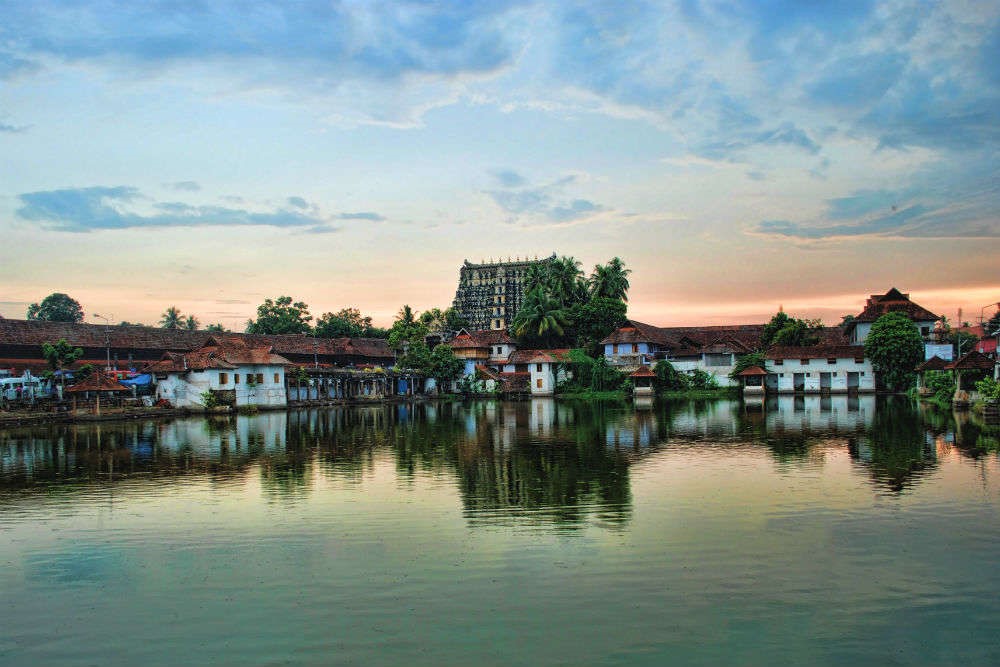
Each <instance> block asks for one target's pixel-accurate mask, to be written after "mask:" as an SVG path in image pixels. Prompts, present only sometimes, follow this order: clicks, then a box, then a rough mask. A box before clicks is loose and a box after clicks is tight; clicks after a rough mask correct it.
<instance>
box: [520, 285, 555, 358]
mask: <svg viewBox="0 0 1000 667" xmlns="http://www.w3.org/2000/svg"><path fill="white" fill-rule="evenodd" d="M567 324H569V319H568V318H567V317H566V313H565V312H563V310H562V308H561V306H560V304H559V302H558V301H556V300H555V299H554V298H552V297H551V296H549V295H548V294H546V293H545V291H544V290H542V289H540V288H535V289H533V290H532V291H530V292H528V293H527V294H526V295H525V296H524V304H523V305H522V306H521V309H520V310H519V311H517V315H516V316H515V317H514V321H513V322H512V323H511V328H512V329H513V330H514V335H515V336H518V337H519V338H520V337H525V336H527V337H534V336H538V337H540V338H542V339H544V340H545V344H546V345H547V346H550V347H551V345H550V343H551V342H552V337H553V335H555V336H562V335H563V334H564V333H565V330H564V329H563V327H565V326H566V325H567Z"/></svg>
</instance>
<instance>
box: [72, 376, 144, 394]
mask: <svg viewBox="0 0 1000 667" xmlns="http://www.w3.org/2000/svg"><path fill="white" fill-rule="evenodd" d="M66 391H72V392H78V391H129V388H128V387H126V386H124V385H122V384H120V383H119V382H118V380H116V379H115V378H113V377H110V376H108V375H105V374H104V373H103V372H101V371H94V372H93V373H91V374H90V375H89V376H87V379H86V380H83V381H82V382H77V383H76V384H74V385H73V386H72V387H67V388H66Z"/></svg>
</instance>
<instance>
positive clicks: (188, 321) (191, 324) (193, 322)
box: [184, 315, 200, 331]
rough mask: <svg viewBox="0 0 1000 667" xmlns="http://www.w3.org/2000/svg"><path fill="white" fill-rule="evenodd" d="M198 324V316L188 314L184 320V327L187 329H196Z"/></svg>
mask: <svg viewBox="0 0 1000 667" xmlns="http://www.w3.org/2000/svg"><path fill="white" fill-rule="evenodd" d="M199 324H200V323H199V322H198V318H197V317H195V316H194V315H188V316H187V318H185V320H184V328H185V329H187V330H188V331H197V330H198V325H199Z"/></svg>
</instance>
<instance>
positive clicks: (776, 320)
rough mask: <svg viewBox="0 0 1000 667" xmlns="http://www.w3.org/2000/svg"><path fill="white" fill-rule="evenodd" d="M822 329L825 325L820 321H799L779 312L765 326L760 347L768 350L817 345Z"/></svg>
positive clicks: (781, 311) (783, 312)
mask: <svg viewBox="0 0 1000 667" xmlns="http://www.w3.org/2000/svg"><path fill="white" fill-rule="evenodd" d="M822 328H823V323H822V322H821V321H819V320H799V319H796V318H794V317H789V316H788V314H787V313H786V312H785V311H783V310H779V311H778V312H777V313H775V315H774V317H772V318H771V321H770V322H768V323H767V324H765V325H764V332H763V333H762V334H761V336H760V347H761V349H762V350H766V349H767V348H769V347H771V346H772V345H791V346H795V347H803V346H807V345H815V344H816V343H818V342H819V340H820V335H819V332H820V330H821V329H822Z"/></svg>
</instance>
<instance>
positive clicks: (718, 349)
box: [601, 320, 847, 356]
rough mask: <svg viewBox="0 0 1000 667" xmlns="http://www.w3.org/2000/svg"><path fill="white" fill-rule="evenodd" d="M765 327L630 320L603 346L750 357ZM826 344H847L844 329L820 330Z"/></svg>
mask: <svg viewBox="0 0 1000 667" xmlns="http://www.w3.org/2000/svg"><path fill="white" fill-rule="evenodd" d="M764 326H765V325H763V324H732V325H711V326H700V327H656V326H653V325H652V324H646V323H644V322H638V321H636V320H628V321H627V322H626V323H625V325H624V326H622V327H620V328H618V329H616V330H615V331H612V332H611V333H610V334H609V335H608V336H607V337H605V338H604V340H602V341H601V345H607V344H609V343H610V344H613V345H614V344H618V345H621V344H623V343H624V344H632V343H655V344H656V345H658V346H660V347H664V348H667V349H669V350H671V351H672V352H673V353H674V354H675V355H677V356H690V355H695V354H701V353H702V352H707V353H710V354H711V353H721V354H728V353H733V354H746V353H747V352H751V351H753V350H756V349H757V348H758V347H759V346H760V339H761V336H762V335H763V333H764ZM818 333H819V336H820V343H821V344H823V345H842V344H846V343H847V338H846V336H845V335H844V331H843V330H842V329H841V328H840V327H823V328H822V329H820V330H819V332H818Z"/></svg>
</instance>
